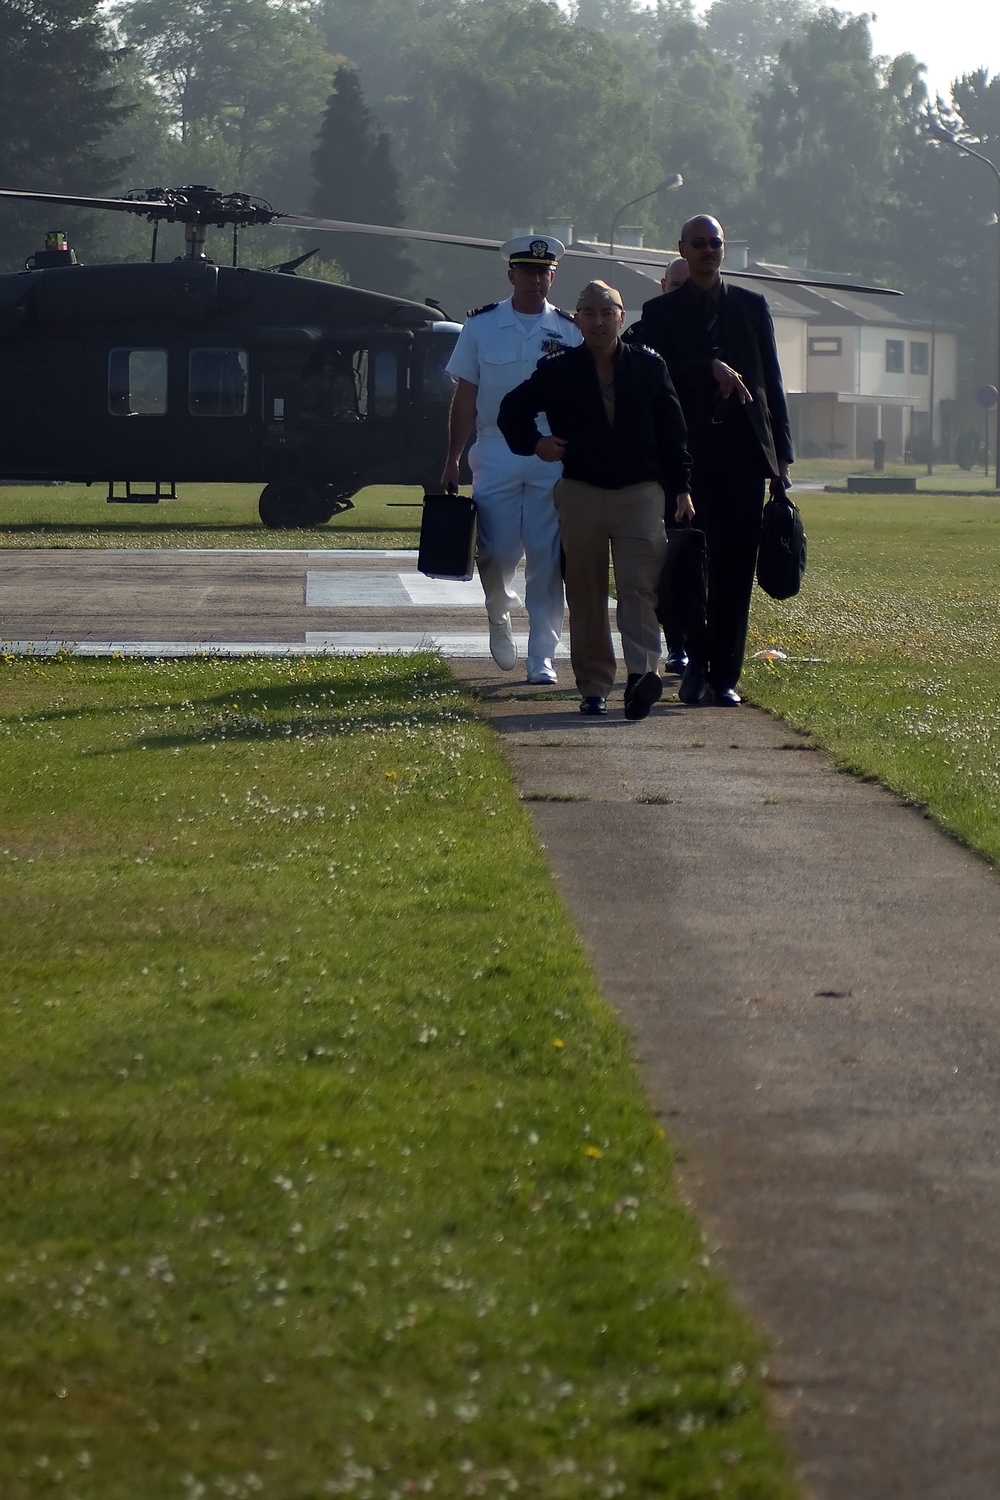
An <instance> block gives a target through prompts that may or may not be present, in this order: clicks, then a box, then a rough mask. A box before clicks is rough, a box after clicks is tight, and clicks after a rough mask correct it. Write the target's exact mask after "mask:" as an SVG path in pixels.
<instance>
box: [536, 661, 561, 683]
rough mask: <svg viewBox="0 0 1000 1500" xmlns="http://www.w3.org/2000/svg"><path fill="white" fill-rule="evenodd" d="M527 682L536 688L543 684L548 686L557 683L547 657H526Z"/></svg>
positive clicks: (554, 672)
mask: <svg viewBox="0 0 1000 1500" xmlns="http://www.w3.org/2000/svg"><path fill="white" fill-rule="evenodd" d="M528 681H529V682H530V683H533V684H534V685H535V686H536V687H541V686H542V684H543V683H545V684H548V683H553V682H558V681H559V679H558V677H557V676H556V669H555V667H554V666H553V665H552V661H551V659H550V658H549V657H548V656H529V657H528Z"/></svg>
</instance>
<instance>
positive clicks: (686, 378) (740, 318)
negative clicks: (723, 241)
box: [630, 281, 793, 478]
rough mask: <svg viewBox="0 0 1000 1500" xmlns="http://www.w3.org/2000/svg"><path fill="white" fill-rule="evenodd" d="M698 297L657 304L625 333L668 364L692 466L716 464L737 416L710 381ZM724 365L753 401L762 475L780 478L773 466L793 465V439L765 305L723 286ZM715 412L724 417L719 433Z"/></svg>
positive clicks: (681, 294) (683, 294)
mask: <svg viewBox="0 0 1000 1500" xmlns="http://www.w3.org/2000/svg"><path fill="white" fill-rule="evenodd" d="M703 306H704V305H703V301H702V296H701V294H700V292H699V289H698V288H697V287H696V286H695V285H694V283H693V282H691V281H686V282H684V283H683V285H681V286H679V287H678V288H677V290H676V291H674V292H668V293H665V294H664V295H663V296H660V297H654V298H652V300H651V301H649V302H646V303H645V304H644V305H643V309H642V319H641V321H640V322H639V323H637V324H636V325H635V326H634V328H633V329H632V330H630V338H631V339H632V340H633V341H634V342H639V343H644V344H648V345H649V346H650V348H652V349H655V350H656V352H657V353H658V354H660V355H662V357H663V358H664V359H665V360H666V362H667V368H668V369H669V371H670V374H671V377H672V379H673V382H674V386H675V387H676V390H677V395H678V397H679V398H680V403H681V407H682V408H683V411H684V418H685V421H686V422H687V428H688V438H689V441H690V447H691V452H692V455H693V456H694V459H695V463H696V464H697V461H698V459H699V458H700V457H703V456H705V455H706V454H712V455H713V456H715V455H716V454H718V452H719V445H720V444H722V443H725V442H726V440H727V439H726V433H727V429H729V430H730V431H731V430H732V429H731V425H730V424H731V422H734V421H736V420H738V419H739V414H738V413H737V412H736V411H735V410H732V411H730V410H729V409H728V408H729V407H730V404H731V403H734V402H735V400H736V398H735V396H731V397H730V398H729V401H728V402H725V403H723V404H722V406H721V407H720V402H719V387H718V383H717V381H716V380H715V379H714V378H713V376H712V360H713V358H714V356H713V354H712V350H711V346H710V344H709V340H708V335H707V333H706V331H705V315H704V310H703ZM719 341H720V344H721V357H722V358H723V359H724V360H725V362H726V364H728V365H731V366H732V367H733V369H734V370H738V371H739V373H740V375H741V376H742V377H743V383H744V384H745V385H746V387H747V389H748V390H749V392H750V394H751V395H752V397H753V401H752V403H748V404H747V405H746V406H745V407H743V409H742V411H743V416H744V417H745V418H746V421H747V425H748V426H749V429H750V431H751V432H752V434H753V438H754V439H756V443H757V445H758V446H759V449H760V454H761V458H762V460H763V464H764V467H765V469H766V472H767V473H769V474H770V475H772V476H773V477H774V478H777V477H778V465H779V463H781V462H784V463H791V461H792V457H793V454H792V435H791V431H790V429H789V425H788V408H787V406H786V404H785V393H784V390H783V389H782V385H781V369H780V367H779V365H778V351H777V348H776V347H775V342H774V325H773V323H772V322H771V314H770V312H769V310H768V306H767V302H766V301H765V300H764V298H763V297H762V296H760V294H759V293H757V292H748V291H745V290H744V289H743V287H737V286H731V285H730V284H729V283H728V282H727V281H723V283H722V296H721V298H720V304H719ZM720 410H722V411H725V412H726V417H725V419H724V420H723V422H722V424H721V425H719V423H718V417H719V414H720Z"/></svg>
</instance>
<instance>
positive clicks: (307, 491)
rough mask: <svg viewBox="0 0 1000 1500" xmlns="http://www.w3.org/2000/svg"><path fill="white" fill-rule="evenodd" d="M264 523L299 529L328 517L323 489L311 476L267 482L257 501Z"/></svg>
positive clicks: (279, 529)
mask: <svg viewBox="0 0 1000 1500" xmlns="http://www.w3.org/2000/svg"><path fill="white" fill-rule="evenodd" d="M257 510H258V512H259V514H260V518H261V520H262V521H263V523H264V525H265V526H267V527H268V528H269V529H270V530H272V531H296V530H299V529H300V528H301V527H306V526H318V525H319V524H320V523H321V522H322V521H325V520H327V519H328V517H327V515H326V513H325V512H326V510H327V501H326V496H325V494H324V492H323V490H322V489H321V488H320V486H319V485H317V484H312V483H311V482H310V481H309V480H308V479H299V478H297V477H292V478H288V479H276V480H275V481H274V483H273V484H269V485H266V486H265V488H264V490H263V491H262V493H261V497H260V500H259V501H258V502H257Z"/></svg>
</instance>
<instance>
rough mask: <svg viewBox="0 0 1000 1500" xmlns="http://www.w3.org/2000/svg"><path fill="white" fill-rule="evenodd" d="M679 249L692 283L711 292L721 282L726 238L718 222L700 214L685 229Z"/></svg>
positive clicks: (679, 242)
mask: <svg viewBox="0 0 1000 1500" xmlns="http://www.w3.org/2000/svg"><path fill="white" fill-rule="evenodd" d="M677 249H678V250H679V251H680V254H681V257H682V258H683V260H684V261H685V262H686V264H687V268H688V271H689V272H690V275H691V280H692V281H693V282H694V283H695V285H696V286H700V287H701V288H702V289H703V290H705V291H708V290H709V289H710V288H711V287H713V286H715V285H716V283H717V282H718V280H719V276H720V272H721V268H722V257H723V255H724V254H725V235H724V233H723V230H722V225H721V224H720V223H719V221H718V219H713V218H712V216H711V214H696V215H695V217H694V218H693V219H688V221H687V223H686V224H685V225H684V227H683V228H682V230H681V237H680V239H679V240H678V242H677Z"/></svg>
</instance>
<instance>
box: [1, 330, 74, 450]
mask: <svg viewBox="0 0 1000 1500" xmlns="http://www.w3.org/2000/svg"><path fill="white" fill-rule="evenodd" d="M84 389H85V382H84V362H83V345H82V344H81V343H80V341H79V340H76V339H67V338H48V337H41V338H35V339H23V340H19V341H18V342H17V343H14V344H8V345H7V346H6V347H5V348H4V351H3V358H2V359H0V473H10V472H16V473H19V474H24V475H29V474H31V475H34V474H38V475H44V476H45V477H52V478H63V477H65V478H68V479H75V478H78V477H80V476H81V475H82V474H83V472H84V467H85V465H84V462H83V459H84V453H83V445H84V420H83V406H84Z"/></svg>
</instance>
